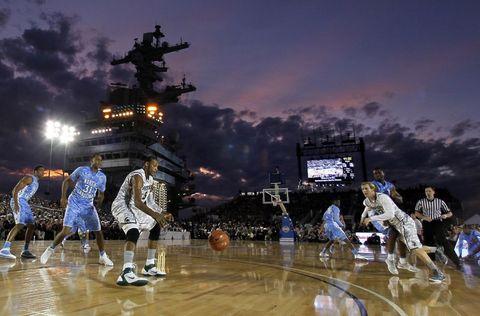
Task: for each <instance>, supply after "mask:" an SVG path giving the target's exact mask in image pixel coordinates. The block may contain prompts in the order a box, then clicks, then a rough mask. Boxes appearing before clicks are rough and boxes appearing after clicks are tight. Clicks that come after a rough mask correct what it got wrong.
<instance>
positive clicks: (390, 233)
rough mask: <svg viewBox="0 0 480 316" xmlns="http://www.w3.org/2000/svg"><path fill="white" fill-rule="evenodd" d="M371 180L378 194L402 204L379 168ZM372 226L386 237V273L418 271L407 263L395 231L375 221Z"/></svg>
mask: <svg viewBox="0 0 480 316" xmlns="http://www.w3.org/2000/svg"><path fill="white" fill-rule="evenodd" d="M373 178H374V179H375V180H373V181H372V183H373V184H374V185H375V187H376V191H377V192H378V193H384V194H386V195H388V196H390V198H392V199H393V200H394V201H395V202H396V203H403V198H402V196H401V195H400V193H398V191H397V189H396V188H395V185H394V184H393V183H391V182H388V181H387V180H385V172H384V171H383V170H382V169H381V168H378V167H377V168H375V169H373ZM370 215H373V214H370ZM372 225H373V226H374V227H375V229H377V230H378V231H379V232H380V233H383V234H385V235H386V236H387V244H386V247H385V248H386V250H387V260H385V263H386V264H387V268H388V271H390V273H391V274H393V275H397V274H398V269H403V270H407V271H410V272H417V271H418V269H417V268H415V267H414V266H412V265H411V264H409V263H408V261H407V248H406V246H405V244H403V243H401V242H398V233H397V231H396V230H395V229H390V228H389V227H388V226H385V225H383V224H382V223H379V222H375V221H373V222H372ZM395 245H397V249H398V252H399V255H400V260H399V262H398V265H397V266H395ZM397 268H398V269H397Z"/></svg>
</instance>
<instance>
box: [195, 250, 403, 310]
mask: <svg viewBox="0 0 480 316" xmlns="http://www.w3.org/2000/svg"><path fill="white" fill-rule="evenodd" d="M191 257H198V258H203V259H209V257H202V256H191ZM218 259H219V260H224V261H233V262H238V263H244V264H252V265H262V266H266V267H272V268H276V269H281V270H287V271H291V272H295V273H298V274H302V275H313V276H317V277H321V278H326V279H330V280H335V281H338V282H341V283H344V284H347V285H350V286H353V287H356V288H358V289H360V290H363V291H365V292H368V293H370V294H373V295H374V296H376V297H378V298H379V299H381V300H382V301H384V302H385V303H387V304H388V305H390V307H392V308H393V309H394V310H395V311H396V312H397V313H398V315H400V316H408V314H407V313H405V311H404V310H403V309H402V308H401V307H400V306H398V305H397V304H395V303H394V302H392V301H391V300H389V299H388V298H386V297H385V296H383V295H381V294H378V293H377V292H374V291H372V290H370V289H368V288H365V287H363V286H361V285H357V284H354V283H350V282H348V281H345V280H342V279H337V278H334V277H331V276H328V275H324V274H321V273H316V272H310V271H306V270H300V269H296V268H290V267H284V266H280V265H276V264H271V263H263V262H251V261H244V260H237V259H227V258H218ZM320 281H321V280H320ZM342 290H343V291H345V290H344V289H342ZM345 293H347V294H348V291H345ZM360 312H361V311H360Z"/></svg>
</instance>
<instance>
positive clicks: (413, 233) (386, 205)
mask: <svg viewBox="0 0 480 316" xmlns="http://www.w3.org/2000/svg"><path fill="white" fill-rule="evenodd" d="M376 194H377V198H376V199H375V202H372V201H370V200H369V199H368V198H367V199H365V201H363V205H365V208H366V209H365V211H366V212H367V213H369V217H370V219H371V220H372V222H373V221H387V222H388V223H389V224H390V225H391V226H392V227H393V228H395V230H396V231H398V232H399V233H400V240H401V241H402V242H403V243H404V244H405V245H406V246H407V248H408V249H409V250H412V249H417V248H420V247H422V243H421V242H420V240H419V238H418V235H417V229H416V228H415V222H414V221H413V219H412V218H411V217H410V216H408V215H407V214H405V212H403V211H402V210H401V209H399V208H398V206H397V205H396V204H395V203H394V202H393V201H392V199H391V198H390V197H389V196H388V195H386V194H383V193H376ZM371 211H373V213H374V214H377V215H373V216H370V214H371V213H370V212H371ZM364 213H365V212H364Z"/></svg>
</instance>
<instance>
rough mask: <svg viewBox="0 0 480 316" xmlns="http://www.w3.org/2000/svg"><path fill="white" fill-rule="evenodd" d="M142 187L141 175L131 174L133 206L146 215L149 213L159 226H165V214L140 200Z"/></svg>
mask: <svg viewBox="0 0 480 316" xmlns="http://www.w3.org/2000/svg"><path fill="white" fill-rule="evenodd" d="M142 187H143V180H142V177H140V176H139V175H134V176H133V201H134V203H135V207H136V208H138V209H139V210H140V211H142V212H144V213H145V214H147V215H150V216H151V217H153V219H155V220H156V221H157V222H158V224H160V226H165V225H166V224H167V221H166V219H165V216H164V215H163V214H161V213H158V212H155V211H154V210H152V209H151V208H149V207H148V206H147V204H145V203H143V201H142Z"/></svg>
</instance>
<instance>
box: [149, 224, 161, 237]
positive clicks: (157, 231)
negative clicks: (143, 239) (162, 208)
mask: <svg viewBox="0 0 480 316" xmlns="http://www.w3.org/2000/svg"><path fill="white" fill-rule="evenodd" d="M158 237H160V225H159V224H158V223H157V224H155V226H154V227H153V228H152V229H151V230H150V236H148V239H149V240H158Z"/></svg>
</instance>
